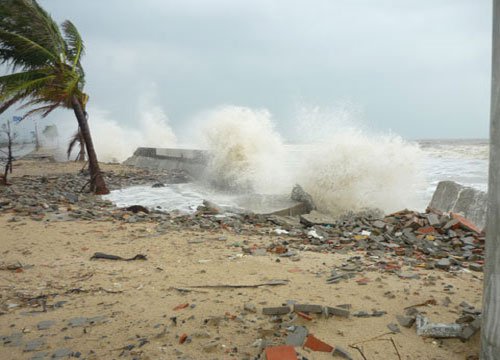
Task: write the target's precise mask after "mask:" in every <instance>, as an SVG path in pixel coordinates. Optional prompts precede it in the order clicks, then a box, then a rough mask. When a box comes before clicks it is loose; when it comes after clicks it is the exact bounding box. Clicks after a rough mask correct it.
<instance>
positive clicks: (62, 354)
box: [51, 348, 73, 359]
mask: <svg viewBox="0 0 500 360" xmlns="http://www.w3.org/2000/svg"><path fill="white" fill-rule="evenodd" d="M72 356H73V350H71V349H68V348H62V349H57V350H56V351H54V353H53V354H52V356H51V358H52V359H61V358H68V357H72Z"/></svg>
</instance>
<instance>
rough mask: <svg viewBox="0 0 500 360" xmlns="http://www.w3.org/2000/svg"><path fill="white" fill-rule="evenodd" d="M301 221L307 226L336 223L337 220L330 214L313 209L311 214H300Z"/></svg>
mask: <svg viewBox="0 0 500 360" xmlns="http://www.w3.org/2000/svg"><path fill="white" fill-rule="evenodd" d="M300 222H301V223H302V224H304V225H306V226H314V225H334V224H335V223H336V220H335V219H334V218H332V217H331V216H329V215H325V214H322V213H320V212H318V211H316V210H313V211H311V212H310V213H309V214H303V215H300Z"/></svg>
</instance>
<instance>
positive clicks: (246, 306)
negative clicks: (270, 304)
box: [243, 303, 257, 313]
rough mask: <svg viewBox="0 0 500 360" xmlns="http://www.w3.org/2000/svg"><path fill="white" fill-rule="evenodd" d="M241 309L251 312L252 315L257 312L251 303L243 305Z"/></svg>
mask: <svg viewBox="0 0 500 360" xmlns="http://www.w3.org/2000/svg"><path fill="white" fill-rule="evenodd" d="M243 308H244V309H245V310H246V311H248V312H252V313H256V312H257V307H256V306H255V304H252V303H245V304H244V305H243Z"/></svg>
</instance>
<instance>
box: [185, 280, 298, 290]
mask: <svg viewBox="0 0 500 360" xmlns="http://www.w3.org/2000/svg"><path fill="white" fill-rule="evenodd" d="M287 284H288V280H271V281H268V282H264V283H259V284H251V285H240V284H219V285H193V286H186V287H184V288H185V289H190V288H191V289H243V288H258V287H261V286H279V285H287Z"/></svg>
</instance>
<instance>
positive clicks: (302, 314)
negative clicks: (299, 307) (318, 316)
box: [297, 311, 313, 321]
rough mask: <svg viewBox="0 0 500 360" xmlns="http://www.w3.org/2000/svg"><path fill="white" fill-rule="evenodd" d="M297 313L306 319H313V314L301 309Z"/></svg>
mask: <svg viewBox="0 0 500 360" xmlns="http://www.w3.org/2000/svg"><path fill="white" fill-rule="evenodd" d="M297 315H299V316H300V317H301V318H303V319H306V320H307V321H311V320H312V319H313V318H312V316H310V315H307V314H306V313H303V312H301V311H297Z"/></svg>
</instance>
